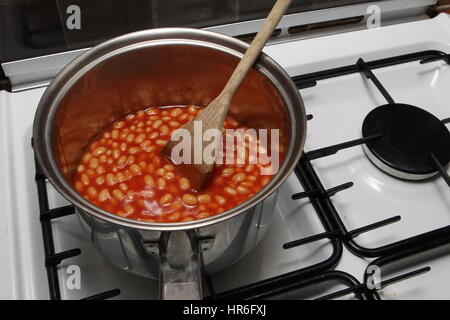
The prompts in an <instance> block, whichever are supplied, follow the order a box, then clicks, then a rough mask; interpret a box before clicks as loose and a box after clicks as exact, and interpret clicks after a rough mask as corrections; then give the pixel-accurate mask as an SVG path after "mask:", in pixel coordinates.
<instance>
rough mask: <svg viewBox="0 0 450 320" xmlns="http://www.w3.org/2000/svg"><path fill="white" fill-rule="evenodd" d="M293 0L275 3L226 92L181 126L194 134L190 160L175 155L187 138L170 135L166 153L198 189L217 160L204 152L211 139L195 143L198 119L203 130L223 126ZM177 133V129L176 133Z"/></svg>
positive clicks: (229, 82)
mask: <svg viewBox="0 0 450 320" xmlns="http://www.w3.org/2000/svg"><path fill="white" fill-rule="evenodd" d="M291 2H292V0H278V1H277V2H276V3H275V5H274V6H273V8H272V10H271V11H270V13H269V15H268V16H267V19H266V20H265V21H264V24H263V25H262V27H261V30H259V32H258V34H257V35H256V37H255V38H254V39H253V41H252V43H251V44H250V46H249V47H248V49H247V51H246V52H245V54H244V56H243V57H242V60H241V61H240V62H239V64H238V65H237V67H236V69H235V70H234V72H233V74H232V75H231V77H230V79H229V80H228V82H227V84H226V85H225V88H223V90H222V92H221V93H220V94H219V95H218V96H217V97H216V98H215V99H214V100H213V101H212V102H211V103H210V104H209V105H208V106H207V107H206V108H205V109H203V112H202V113H201V114H199V115H198V116H197V117H196V118H194V119H192V120H191V121H189V122H188V123H186V124H185V125H184V126H183V127H181V128H180V129H185V130H187V132H188V133H189V135H190V138H191V140H190V141H191V142H192V143H191V145H190V146H186V148H190V151H191V152H190V159H191V161H190V163H178V162H179V161H176V160H175V159H174V157H172V149H173V148H174V147H175V146H176V145H178V144H179V143H186V141H185V140H182V141H181V142H178V141H173V140H172V139H170V140H169V141H168V142H167V144H166V145H165V146H164V148H163V150H162V153H163V154H164V155H166V156H168V157H169V158H170V159H171V160H172V161H173V162H174V163H175V164H176V165H177V169H178V170H179V171H180V172H181V173H182V174H183V175H184V176H186V177H187V178H188V179H189V181H190V182H191V186H192V187H193V188H194V189H195V190H200V189H201V187H202V185H203V183H204V182H205V180H206V179H207V177H208V175H209V174H210V173H211V171H212V169H213V166H214V163H209V162H205V161H204V159H203V156H202V155H203V150H204V149H205V147H206V146H208V145H210V144H211V142H210V141H203V139H202V138H201V140H202V141H201V142H200V141H197V147H195V146H196V144H195V143H194V139H195V137H196V136H195V134H194V121H200V122H199V123H198V124H197V128H198V126H199V124H201V128H202V132H203V133H204V132H205V131H206V130H208V129H219V130H221V129H222V127H223V122H224V120H225V117H226V115H227V112H228V109H229V107H230V104H231V100H232V99H233V96H234V94H235V92H236V90H237V89H238V88H239V86H240V84H241V83H242V81H243V80H244V78H245V76H246V75H247V73H248V71H249V70H250V68H251V67H252V66H253V64H254V63H255V61H256V59H257V58H258V57H259V55H260V53H261V51H262V49H263V47H264V45H265V44H266V42H267V40H268V39H269V38H270V36H271V35H272V33H273V31H274V30H275V27H276V26H277V25H278V22H279V21H280V19H281V17H282V16H283V15H284V13H285V11H286V9H287V8H288V7H289V5H290V3H291ZM178 130H179V129H178ZM175 133H176V131H175V132H174V134H175ZM216 140H217V139H216ZM214 143H218V141H214ZM198 146H200V147H201V148H200V147H198ZM194 159H201V161H197V162H200V163H194V161H193V160H194Z"/></svg>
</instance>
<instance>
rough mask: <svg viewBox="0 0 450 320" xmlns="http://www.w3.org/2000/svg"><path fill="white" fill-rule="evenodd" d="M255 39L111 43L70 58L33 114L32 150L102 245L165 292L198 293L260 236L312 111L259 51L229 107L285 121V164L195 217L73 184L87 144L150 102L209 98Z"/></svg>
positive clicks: (166, 37) (137, 38)
mask: <svg viewBox="0 0 450 320" xmlns="http://www.w3.org/2000/svg"><path fill="white" fill-rule="evenodd" d="M247 47H248V45H247V44H246V43H244V42H242V41H239V40H237V39H234V38H231V37H228V36H225V35H221V34H218V33H213V32H208V31H202V30H196V29H186V28H167V29H154V30H148V31H140V32H135V33H131V34H127V35H124V36H120V37H118V38H115V39H112V40H109V41H107V42H104V43H102V44H100V45H98V46H96V47H94V48H92V49H91V50H89V51H87V52H86V53H84V54H82V55H81V56H79V57H78V58H76V59H75V60H74V61H72V62H71V63H70V64H69V65H67V66H66V67H65V68H64V69H63V70H62V71H61V72H60V73H59V74H58V76H57V77H56V78H55V79H54V80H53V81H52V83H51V84H50V85H49V87H48V88H47V90H46V91H45V93H44V95H43V97H42V99H41V101H40V103H39V106H38V110H37V113H36V116H35V120H34V128H33V140H34V148H35V152H36V156H37V159H38V162H39V164H40V166H41V167H42V169H43V170H44V172H45V174H46V175H47V177H48V179H49V181H50V182H51V183H52V185H53V186H54V187H55V188H56V189H57V190H58V191H59V192H60V193H61V194H62V195H63V196H64V197H65V198H66V199H67V200H68V201H70V202H71V203H73V204H74V205H75V207H76V208H77V214H78V216H79V218H80V221H81V225H82V227H83V228H84V229H86V231H87V233H88V235H89V237H90V239H91V240H92V242H94V243H95V245H96V247H97V248H98V250H99V251H100V252H101V253H102V254H103V255H104V256H105V257H106V258H107V259H108V260H109V261H111V262H112V263H113V264H114V265H116V266H117V267H119V268H121V269H123V270H127V271H129V272H132V273H135V274H138V275H141V276H144V277H149V278H155V279H157V278H159V279H160V287H161V297H162V298H164V299H198V298H201V297H202V294H201V274H202V272H211V273H212V272H217V271H219V270H222V269H224V268H226V267H227V266H229V265H231V264H232V263H234V262H235V261H237V260H238V259H240V258H241V257H242V256H244V255H245V254H246V253H247V252H249V250H251V249H252V248H253V247H254V246H255V245H256V244H257V243H258V241H259V240H260V239H261V237H262V235H263V234H264V232H265V231H266V230H267V228H268V226H269V223H270V220H271V217H272V215H273V210H274V205H275V202H276V197H277V190H278V188H279V187H280V185H281V184H282V183H283V181H284V180H285V179H286V178H287V177H288V176H289V174H290V173H291V171H292V170H293V169H294V166H295V165H296V163H297V161H298V159H299V158H300V155H301V152H302V150H303V145H304V141H305V136H306V115H305V109H304V106H303V102H302V99H301V97H300V94H299V92H298V90H297V88H296V86H295V85H294V83H293V82H292V81H291V79H290V77H289V76H288V75H287V73H286V72H285V71H284V70H283V69H282V68H281V67H280V66H279V65H278V64H277V63H275V62H274V61H273V60H272V59H271V58H269V57H268V56H267V55H265V54H262V55H261V57H260V58H259V60H258V61H257V64H256V65H255V67H254V68H253V69H252V70H251V72H250V73H249V75H248V76H247V78H246V79H245V80H244V83H243V84H242V85H241V87H240V89H239V90H238V92H237V94H236V96H235V98H234V100H233V103H232V106H231V108H230V114H231V115H232V116H233V117H234V118H235V119H237V120H238V121H240V122H241V123H242V124H244V125H245V126H247V127H250V128H255V129H259V128H267V129H275V128H276V129H280V132H281V137H280V145H279V149H280V150H281V157H280V158H281V159H282V162H281V165H280V169H279V171H278V173H277V174H276V175H275V176H274V177H273V178H272V179H271V181H270V182H269V183H268V184H267V185H266V186H265V187H264V188H263V189H261V190H260V191H259V192H258V193H257V194H256V195H254V196H253V197H252V198H250V199H249V200H248V201H246V202H244V203H242V204H241V205H239V206H237V207H235V208H233V209H231V210H228V211H225V212H223V213H221V214H218V215H215V216H211V217H208V218H206V219H201V220H197V221H190V222H182V223H181V222H180V223H150V222H142V221H135V220H130V219H127V218H123V217H120V216H118V215H115V214H112V213H109V212H107V211H105V210H102V209H100V208H98V207H96V206H95V205H93V204H92V203H90V202H89V201H87V200H86V199H84V198H83V197H82V196H80V195H79V194H78V193H77V192H76V191H75V189H74V188H73V187H72V179H73V175H74V169H75V167H76V165H77V162H78V161H79V159H80V156H81V154H82V153H83V151H84V149H85V148H86V146H87V145H88V144H89V142H90V141H91V140H92V139H93V138H94V137H95V136H96V135H97V134H98V133H99V132H100V131H101V130H102V129H104V128H105V127H106V126H108V125H110V124H111V123H112V122H113V121H114V120H116V119H118V118H120V117H122V116H124V115H126V114H128V113H131V112H136V111H138V110H141V109H144V108H146V107H149V106H165V105H183V104H194V105H199V106H206V105H208V103H209V102H210V101H211V100H212V99H213V98H214V97H216V96H217V94H218V93H219V92H220V91H221V89H222V88H223V86H224V84H225V83H226V81H227V80H228V78H229V76H230V75H231V73H232V72H233V70H234V68H235V66H236V65H237V63H238V61H239V59H240V58H241V57H242V55H243V53H244V52H245V50H246V49H247Z"/></svg>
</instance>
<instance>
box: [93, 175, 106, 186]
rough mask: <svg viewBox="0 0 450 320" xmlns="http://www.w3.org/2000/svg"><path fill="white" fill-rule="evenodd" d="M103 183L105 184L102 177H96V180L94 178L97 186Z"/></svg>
mask: <svg viewBox="0 0 450 320" xmlns="http://www.w3.org/2000/svg"><path fill="white" fill-rule="evenodd" d="M104 182H105V177H104V176H98V177H97V178H95V183H96V184H98V185H99V186H100V185H102V184H103V183H104Z"/></svg>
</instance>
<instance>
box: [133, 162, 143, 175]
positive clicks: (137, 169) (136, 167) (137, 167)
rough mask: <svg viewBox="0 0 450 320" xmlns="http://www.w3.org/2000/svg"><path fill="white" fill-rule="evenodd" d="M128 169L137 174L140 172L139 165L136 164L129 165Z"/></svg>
mask: <svg viewBox="0 0 450 320" xmlns="http://www.w3.org/2000/svg"><path fill="white" fill-rule="evenodd" d="M130 170H131V172H132V173H133V174H135V175H139V174H141V167H139V166H138V165H137V164H132V165H131V166H130Z"/></svg>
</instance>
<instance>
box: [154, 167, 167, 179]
mask: <svg viewBox="0 0 450 320" xmlns="http://www.w3.org/2000/svg"><path fill="white" fill-rule="evenodd" d="M155 173H156V175H157V176H160V177H162V176H163V175H164V173H166V170H164V168H159V169H158V170H156V171H155Z"/></svg>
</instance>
